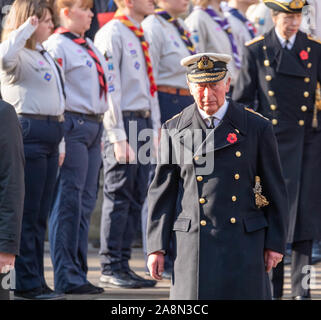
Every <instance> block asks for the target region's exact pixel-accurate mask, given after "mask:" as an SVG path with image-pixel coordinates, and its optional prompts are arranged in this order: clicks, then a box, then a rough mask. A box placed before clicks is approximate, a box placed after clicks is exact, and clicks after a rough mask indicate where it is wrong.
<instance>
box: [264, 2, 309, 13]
mask: <svg viewBox="0 0 321 320" xmlns="http://www.w3.org/2000/svg"><path fill="white" fill-rule="evenodd" d="M263 2H264V3H265V5H267V6H268V7H269V8H270V9H273V10H276V11H280V12H285V13H300V12H302V9H303V7H304V6H305V5H307V1H306V0H282V1H279V0H263Z"/></svg>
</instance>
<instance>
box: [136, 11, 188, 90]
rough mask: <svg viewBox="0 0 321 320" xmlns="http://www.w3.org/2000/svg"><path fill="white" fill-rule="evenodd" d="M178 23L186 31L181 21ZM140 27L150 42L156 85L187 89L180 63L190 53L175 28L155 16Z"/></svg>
mask: <svg viewBox="0 0 321 320" xmlns="http://www.w3.org/2000/svg"><path fill="white" fill-rule="evenodd" d="M178 21H179V23H180V25H181V26H182V27H183V28H184V29H185V30H187V26H185V24H184V22H183V20H182V19H178ZM142 26H143V28H144V30H145V33H146V34H148V38H149V40H150V52H151V54H152V57H153V62H154V64H153V65H154V75H155V79H156V83H157V85H163V86H170V87H174V88H183V89H188V85H187V82H186V70H185V68H184V67H183V66H181V64H180V61H181V59H183V58H185V57H187V56H189V55H190V52H189V51H188V49H187V47H186V45H185V43H184V42H183V40H182V39H181V36H180V34H179V32H178V30H177V29H176V27H175V26H174V25H173V24H172V23H170V22H168V21H166V20H165V19H163V18H162V17H160V16H158V15H156V14H153V15H150V16H148V17H147V18H146V19H145V20H144V21H143V23H142Z"/></svg>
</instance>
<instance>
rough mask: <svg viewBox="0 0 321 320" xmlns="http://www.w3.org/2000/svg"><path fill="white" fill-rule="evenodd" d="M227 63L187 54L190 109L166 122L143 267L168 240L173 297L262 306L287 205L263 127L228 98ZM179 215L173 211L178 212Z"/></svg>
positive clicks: (267, 127)
mask: <svg viewBox="0 0 321 320" xmlns="http://www.w3.org/2000/svg"><path fill="white" fill-rule="evenodd" d="M230 59H231V56H229V55H225V54H214V53H201V54H197V55H192V56H190V57H186V58H184V59H183V60H182V61H181V64H182V65H183V66H185V67H187V79H188V84H189V88H190V91H191V94H192V95H193V97H194V99H195V102H196V103H194V104H192V105H190V106H189V107H187V108H185V109H184V110H183V111H182V112H181V113H180V114H178V115H177V116H175V117H173V118H172V119H170V120H168V121H167V122H165V124H164V125H163V128H162V133H161V142H160V153H159V158H158V163H157V167H156V173H155V178H154V180H153V182H152V184H151V186H150V189H149V194H148V201H149V202H148V203H149V216H148V227H147V251H148V254H149V257H148V267H149V270H150V273H151V275H152V277H153V278H155V279H157V280H159V279H161V278H162V276H161V274H162V271H163V270H164V254H166V252H167V250H168V245H169V240H170V239H171V237H172V236H173V238H174V243H175V246H174V247H175V249H174V256H175V259H174V271H173V274H172V279H171V281H172V286H171V293H170V297H171V299H183V300H185V299H270V298H271V289H270V284H269V278H268V273H267V272H268V271H270V270H271V269H272V267H276V265H277V264H278V263H279V262H280V261H281V260H282V256H283V253H284V249H285V243H286V219H285V217H286V216H287V211H288V205H287V203H288V200H287V195H286V188H285V182H284V180H283V176H282V173H281V165H280V160H279V155H278V151H277V143H276V140H275V136H274V134H273V128H272V125H271V123H270V122H269V121H268V120H267V119H265V118H264V117H262V116H261V115H259V114H257V113H256V112H253V110H251V109H248V108H244V107H243V106H241V105H239V104H237V103H235V102H233V101H232V100H228V99H226V93H227V92H228V90H229V85H230V76H229V75H228V73H227V67H226V65H227V63H228V62H229V61H230ZM177 208H179V209H177Z"/></svg>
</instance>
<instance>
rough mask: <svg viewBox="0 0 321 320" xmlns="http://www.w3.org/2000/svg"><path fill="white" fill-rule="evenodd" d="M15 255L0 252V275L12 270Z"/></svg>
mask: <svg viewBox="0 0 321 320" xmlns="http://www.w3.org/2000/svg"><path fill="white" fill-rule="evenodd" d="M14 262H15V255H14V254H11V253H6V252H0V273H8V272H9V271H10V270H11V269H13V268H14Z"/></svg>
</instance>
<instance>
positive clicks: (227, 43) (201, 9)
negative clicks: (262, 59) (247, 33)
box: [185, 0, 241, 87]
mask: <svg viewBox="0 0 321 320" xmlns="http://www.w3.org/2000/svg"><path fill="white" fill-rule="evenodd" d="M193 3H194V5H195V6H194V9H193V11H192V13H191V14H190V15H189V16H188V17H187V18H186V19H185V23H186V25H187V27H188V29H189V31H190V32H191V34H192V38H193V39H194V43H195V45H196V49H197V51H198V52H216V53H228V54H230V55H231V56H232V57H233V58H232V60H231V61H230V63H229V65H228V68H229V70H230V71H231V76H232V80H231V81H232V82H231V86H232V87H233V86H234V84H235V80H236V77H237V74H238V70H239V69H240V67H241V57H240V54H239V52H238V48H237V43H236V41H235V38H234V35H233V33H232V28H231V25H230V23H229V21H228V20H227V18H225V17H224V13H223V11H222V9H221V7H220V3H221V0H193Z"/></svg>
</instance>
